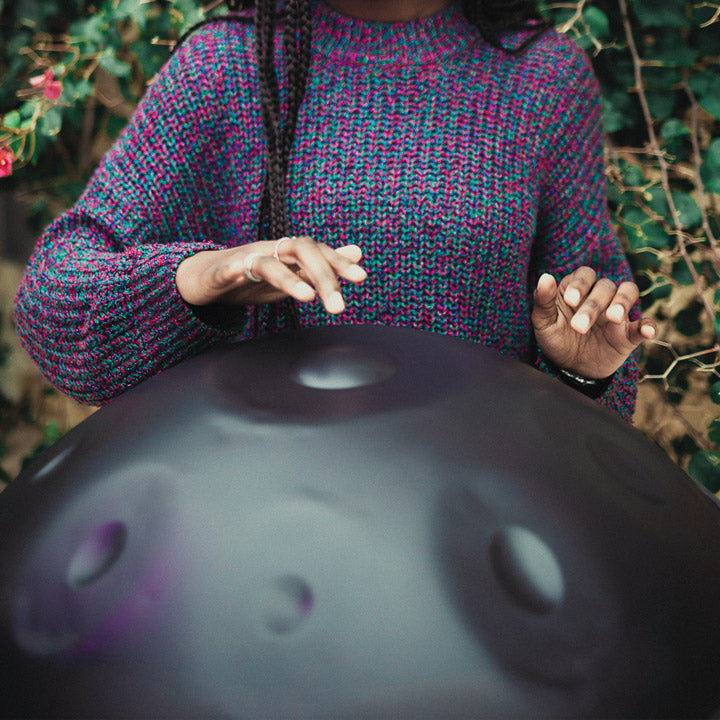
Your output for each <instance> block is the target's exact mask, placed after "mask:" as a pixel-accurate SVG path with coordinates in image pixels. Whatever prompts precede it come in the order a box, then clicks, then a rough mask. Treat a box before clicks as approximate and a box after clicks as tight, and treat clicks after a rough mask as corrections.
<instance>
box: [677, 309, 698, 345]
mask: <svg viewBox="0 0 720 720" xmlns="http://www.w3.org/2000/svg"><path fill="white" fill-rule="evenodd" d="M702 311H703V306H702V305H701V304H700V303H699V302H692V303H690V305H689V306H688V307H686V308H685V309H684V310H680V312H679V313H677V314H676V315H675V328H676V329H677V331H678V332H679V333H680V334H681V335H685V337H692V336H693V335H697V334H698V333H699V332H701V331H702V322H701V320H700V315H701V313H702Z"/></svg>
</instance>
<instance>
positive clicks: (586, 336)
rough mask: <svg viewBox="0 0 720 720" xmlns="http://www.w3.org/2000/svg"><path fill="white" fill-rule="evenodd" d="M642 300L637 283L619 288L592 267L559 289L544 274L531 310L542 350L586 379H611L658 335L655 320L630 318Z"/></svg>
mask: <svg viewBox="0 0 720 720" xmlns="http://www.w3.org/2000/svg"><path fill="white" fill-rule="evenodd" d="M638 297H639V291H638V287H637V285H636V284H635V283H632V282H624V283H621V284H620V285H619V286H616V285H615V283H614V282H612V280H608V279H607V278H598V277H597V274H596V273H595V271H594V270H593V269H592V268H589V267H581V268H578V269H577V270H575V272H572V273H570V275H566V276H565V277H564V278H563V279H562V280H561V281H560V283H559V284H558V283H556V281H555V278H554V277H553V276H552V275H549V274H547V273H546V274H544V275H542V277H541V278H540V280H539V281H538V284H537V288H536V290H535V296H534V299H535V305H534V307H533V311H532V323H533V327H534V329H535V338H536V340H537V343H538V346H539V348H540V349H541V350H542V352H543V354H544V355H545V356H546V357H547V358H548V359H549V360H550V361H551V362H553V363H555V364H556V365H558V366H559V367H561V368H565V369H566V370H570V371H572V372H575V373H577V374H578V375H582V376H583V377H587V378H605V377H608V376H609V375H612V374H613V373H614V372H615V371H616V370H617V369H618V368H620V367H621V366H622V365H623V363H624V362H625V360H627V358H628V356H629V355H630V353H632V351H633V350H634V349H635V348H636V347H637V346H638V345H640V343H641V342H642V341H643V340H650V339H652V338H654V337H655V335H656V334H657V328H656V326H655V323H654V322H653V321H652V320H650V319H648V318H643V319H641V320H630V318H629V317H628V314H629V312H630V309H631V308H632V306H633V305H634V304H635V303H636V302H637V299H638Z"/></svg>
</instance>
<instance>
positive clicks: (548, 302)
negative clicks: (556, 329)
mask: <svg viewBox="0 0 720 720" xmlns="http://www.w3.org/2000/svg"><path fill="white" fill-rule="evenodd" d="M557 293H558V286H557V283H556V282H555V278H554V277H553V276H552V275H550V273H543V274H542V275H541V276H540V279H539V280H538V284H537V287H536V288H535V293H534V297H533V300H534V305H533V310H532V323H533V326H534V327H535V329H536V330H542V329H544V328H546V327H549V326H550V325H553V324H554V323H555V322H556V321H557V317H558V308H557V302H556V298H557Z"/></svg>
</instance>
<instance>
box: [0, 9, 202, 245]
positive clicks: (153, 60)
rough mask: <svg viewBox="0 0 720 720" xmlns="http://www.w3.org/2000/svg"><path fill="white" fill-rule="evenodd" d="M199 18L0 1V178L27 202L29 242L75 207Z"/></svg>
mask: <svg viewBox="0 0 720 720" xmlns="http://www.w3.org/2000/svg"><path fill="white" fill-rule="evenodd" d="M202 17H204V11H203V9H202V8H201V7H199V6H198V5H196V4H195V3H194V2H193V0H174V2H166V1H163V0H100V1H99V2H97V1H96V2H92V1H91V0H72V1H71V2H68V1H67V0H62V1H61V0H28V1H27V2H23V3H9V2H4V1H3V0H0V21H1V22H0V75H1V76H2V78H3V81H2V85H0V116H1V117H2V127H0V176H2V175H5V176H6V178H5V180H3V181H2V182H3V183H4V187H8V188H12V189H16V190H17V189H19V190H21V191H22V194H23V196H25V197H26V198H27V199H28V201H29V203H30V222H31V227H32V229H33V231H34V232H39V231H40V230H41V229H42V228H43V227H44V226H45V225H46V224H47V223H48V222H49V221H50V220H51V219H52V218H53V217H54V216H55V215H56V214H57V213H59V212H60V211H61V210H63V209H64V208H66V207H68V206H69V205H71V204H72V203H73V202H74V201H75V200H76V199H77V197H78V196H79V194H80V192H81V191H82V189H83V188H84V187H85V185H86V183H87V181H88V179H89V175H90V174H91V173H92V170H93V169H94V167H95V165H96V164H97V162H98V161H99V159H100V157H101V156H102V154H103V153H104V151H105V150H106V149H107V148H108V147H109V145H110V144H111V143H112V141H113V140H114V139H115V138H116V137H117V136H118V134H119V133H120V131H121V130H122V128H123V127H124V125H125V123H126V122H127V119H128V117H129V116H130V114H131V113H132V110H133V109H134V107H135V106H136V104H137V102H138V100H139V99H140V97H141V96H142V94H143V93H144V91H145V88H146V87H147V84H148V83H149V82H150V81H151V79H152V78H153V76H154V75H155V73H156V72H157V71H158V70H159V69H160V68H161V67H162V64H163V63H164V62H165V60H166V59H167V57H168V55H169V49H170V47H171V46H172V44H173V42H174V40H176V39H177V37H178V36H179V35H180V34H181V32H182V31H183V29H186V28H187V27H188V26H189V25H191V24H194V23H195V22H197V21H198V20H199V19H201V18H202ZM58 90H59V91H60V92H59V93H58V92H57V91H58ZM3 161H5V164H4V165H3ZM8 163H11V167H8ZM28 165H29V167H27V166H28ZM3 167H4V168H5V170H4V171H3Z"/></svg>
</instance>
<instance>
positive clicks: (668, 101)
mask: <svg viewBox="0 0 720 720" xmlns="http://www.w3.org/2000/svg"><path fill="white" fill-rule="evenodd" d="M645 98H646V99H647V104H648V108H649V110H650V114H651V115H652V116H653V117H654V118H655V119H656V120H664V119H665V118H667V117H669V116H670V115H672V112H673V110H674V108H675V99H676V93H675V91H674V90H665V91H660V90H648V91H647V92H646V93H645Z"/></svg>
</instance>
